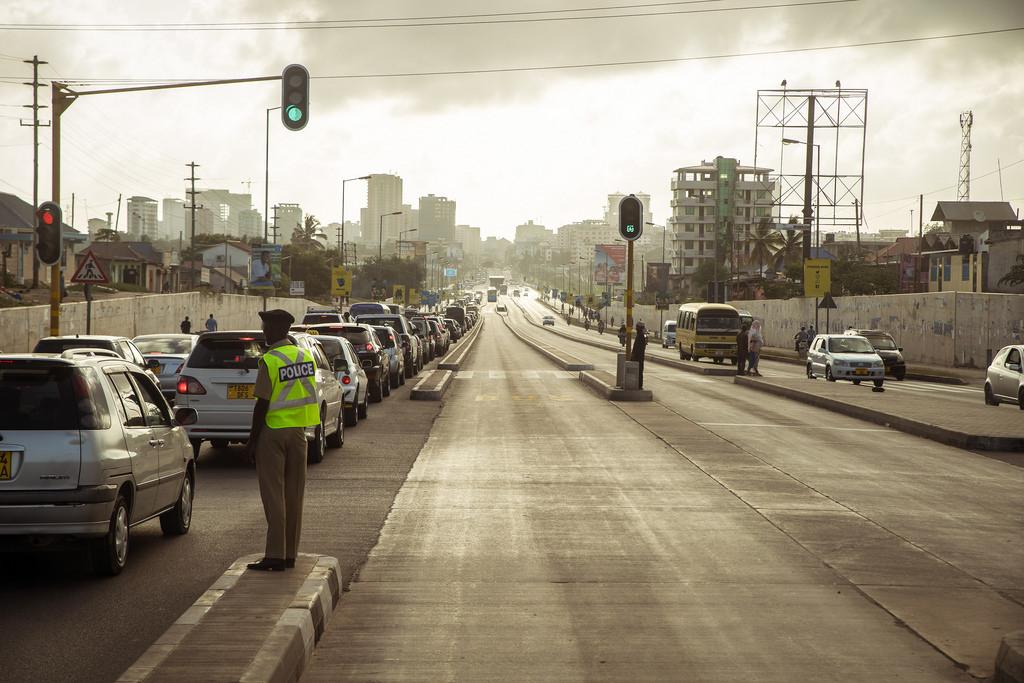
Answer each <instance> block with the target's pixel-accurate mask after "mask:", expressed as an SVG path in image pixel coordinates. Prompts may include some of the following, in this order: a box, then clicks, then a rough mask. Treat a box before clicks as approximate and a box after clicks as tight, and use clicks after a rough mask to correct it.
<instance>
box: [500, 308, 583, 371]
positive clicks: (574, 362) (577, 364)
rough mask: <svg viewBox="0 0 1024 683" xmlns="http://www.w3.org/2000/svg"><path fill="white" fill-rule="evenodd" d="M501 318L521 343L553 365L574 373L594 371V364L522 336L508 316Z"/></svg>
mask: <svg viewBox="0 0 1024 683" xmlns="http://www.w3.org/2000/svg"><path fill="white" fill-rule="evenodd" d="M501 317H502V320H504V321H505V327H507V328H508V329H509V331H510V332H511V333H512V334H514V335H515V336H517V337H518V338H519V341H521V342H523V343H524V344H526V345H527V346H529V347H530V348H532V349H533V350H534V351H536V352H537V353H539V354H541V355H542V356H544V357H545V358H547V359H548V360H550V361H551V362H552V363H554V364H555V365H557V366H558V367H560V368H562V369H563V370H569V371H574V372H575V371H579V370H593V369H594V365H593V364H592V363H587V362H585V361H583V360H580V359H579V358H576V357H575V356H570V355H569V354H561V353H558V352H557V351H556V350H555V349H554V348H552V347H550V346H548V345H547V344H544V343H542V342H539V341H536V340H534V339H530V338H529V337H527V336H525V335H522V334H520V333H519V332H517V331H516V329H515V328H514V327H513V326H512V323H510V322H509V321H508V316H501Z"/></svg>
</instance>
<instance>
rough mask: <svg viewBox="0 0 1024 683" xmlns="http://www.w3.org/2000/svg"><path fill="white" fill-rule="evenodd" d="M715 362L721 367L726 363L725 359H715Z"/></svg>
mask: <svg viewBox="0 0 1024 683" xmlns="http://www.w3.org/2000/svg"><path fill="white" fill-rule="evenodd" d="M713 360H714V361H715V365H721V364H722V363H724V362H725V359H724V358H714V359H713Z"/></svg>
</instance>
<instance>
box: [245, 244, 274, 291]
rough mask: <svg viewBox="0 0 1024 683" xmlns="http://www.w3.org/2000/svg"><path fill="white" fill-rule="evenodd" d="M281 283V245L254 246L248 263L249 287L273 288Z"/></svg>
mask: <svg viewBox="0 0 1024 683" xmlns="http://www.w3.org/2000/svg"><path fill="white" fill-rule="evenodd" d="M280 282H281V245H280V244H256V245H253V248H252V260H251V261H250V262H249V287H250V288H253V289H258V288H261V287H263V288H267V287H269V288H273V287H276V286H277V285H278V284H279V283H280Z"/></svg>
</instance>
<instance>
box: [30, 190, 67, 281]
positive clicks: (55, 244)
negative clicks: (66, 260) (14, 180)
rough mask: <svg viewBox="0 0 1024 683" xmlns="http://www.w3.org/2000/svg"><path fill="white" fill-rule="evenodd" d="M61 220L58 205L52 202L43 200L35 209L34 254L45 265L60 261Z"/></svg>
mask: <svg viewBox="0 0 1024 683" xmlns="http://www.w3.org/2000/svg"><path fill="white" fill-rule="evenodd" d="M63 222H64V221H63V217H62V212H61V210H60V206H59V205H57V204H55V203H54V202H43V203H42V204H40V205H39V208H38V209H37V210H36V255H37V256H38V257H39V260H40V261H41V262H42V263H44V264H45V265H48V266H53V265H56V264H58V263H60V255H61V251H62V235H61V225H62V224H63Z"/></svg>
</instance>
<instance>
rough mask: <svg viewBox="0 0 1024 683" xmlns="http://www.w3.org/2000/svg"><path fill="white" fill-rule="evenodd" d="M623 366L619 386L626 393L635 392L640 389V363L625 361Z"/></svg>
mask: <svg viewBox="0 0 1024 683" xmlns="http://www.w3.org/2000/svg"><path fill="white" fill-rule="evenodd" d="M623 355H625V354H623ZM623 366H624V368H623V370H624V374H623V378H622V384H621V385H620V386H621V387H622V388H623V389H625V390H626V391H637V390H638V389H640V363H638V362H636V361H635V360H627V361H626V362H625V363H623Z"/></svg>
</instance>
